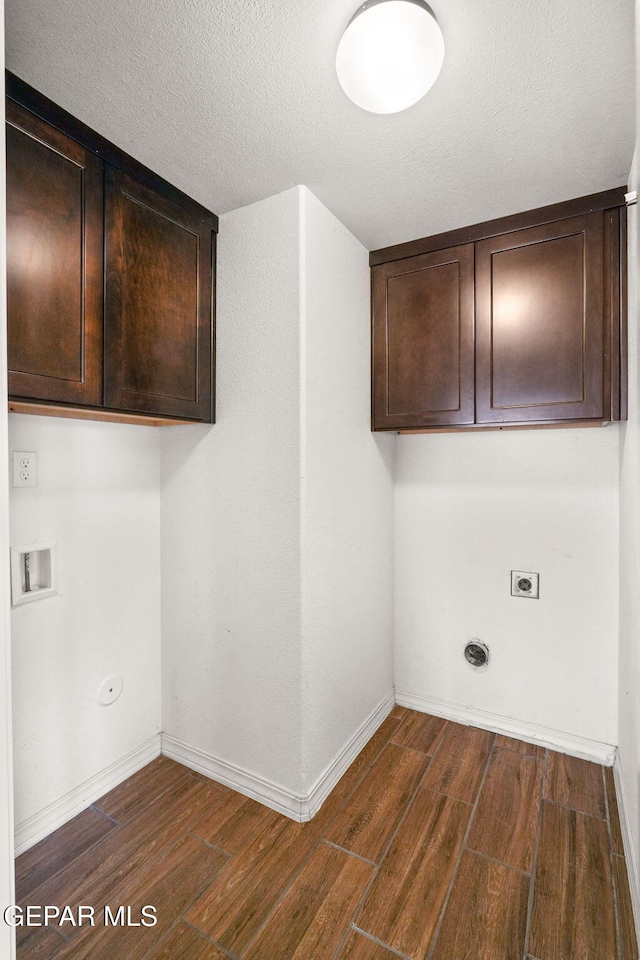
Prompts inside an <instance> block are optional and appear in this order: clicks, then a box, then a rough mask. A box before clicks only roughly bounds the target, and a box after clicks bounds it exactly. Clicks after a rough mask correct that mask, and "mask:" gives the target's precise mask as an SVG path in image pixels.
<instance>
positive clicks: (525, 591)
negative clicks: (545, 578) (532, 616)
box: [511, 570, 540, 600]
mask: <svg viewBox="0 0 640 960" xmlns="http://www.w3.org/2000/svg"><path fill="white" fill-rule="evenodd" d="M511 596H512V597H530V598H531V599H532V600H538V599H539V597H540V574H539V573H530V572H529V571H528V570H512V571H511Z"/></svg>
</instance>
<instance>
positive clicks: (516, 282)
mask: <svg viewBox="0 0 640 960" xmlns="http://www.w3.org/2000/svg"><path fill="white" fill-rule="evenodd" d="M603 311H604V300H603V215H602V212H598V213H594V214H589V215H587V216H584V217H576V218H573V219H571V220H564V221H559V222H555V223H552V224H547V225H545V226H541V227H532V228H530V229H528V230H520V231H517V232H515V233H511V234H507V235H506V236H502V237H495V238H492V239H490V240H483V241H481V242H480V243H478V244H477V245H476V325H477V326H476V335H477V350H476V384H477V397H476V419H477V422H478V423H495V422H500V421H503V422H505V421H509V422H514V421H529V420H570V419H579V418H585V419H588V418H593V419H597V418H600V417H603V416H604V395H603V393H604V391H603V385H604V364H603V336H604V314H603Z"/></svg>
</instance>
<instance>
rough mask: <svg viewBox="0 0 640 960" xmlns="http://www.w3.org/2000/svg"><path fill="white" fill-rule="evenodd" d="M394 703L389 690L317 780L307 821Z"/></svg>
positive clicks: (393, 695)
mask: <svg viewBox="0 0 640 960" xmlns="http://www.w3.org/2000/svg"><path fill="white" fill-rule="evenodd" d="M395 702H396V699H395V693H394V691H393V690H391V691H390V693H388V694H387V696H386V697H385V698H384V700H382V702H381V703H380V704H379V705H378V706H377V707H376V709H375V710H374V711H373V713H372V714H371V715H370V716H369V717H368V719H367V720H365V722H364V723H363V724H362V725H361V726H360V728H359V729H358V730H357V731H356V732H355V733H354V735H353V737H352V738H351V740H350V741H349V743H347V744H346V746H345V747H343V748H342V750H341V751H340V753H339V754H338V756H337V757H336V758H335V760H333V761H332V762H331V763H330V764H329V766H328V767H327V768H326V770H325V771H324V773H323V774H322V775H321V776H320V777H319V778H318V780H317V782H316V784H315V786H314V787H312V789H311V791H310V793H309V798H308V802H309V819H311V817H314V816H315V815H316V813H317V812H318V810H319V809H320V807H321V806H322V804H323V803H324V801H325V800H326V799H327V797H328V796H329V794H330V793H331V791H332V790H333V788H334V787H335V785H336V783H337V782H338V780H339V779H340V777H342V776H343V774H345V773H346V772H347V770H348V769H349V767H350V766H351V764H352V763H353V761H354V760H355V758H356V757H357V756H358V754H359V753H360V751H361V750H362V748H363V747H364V745H365V744H366V743H368V741H369V740H370V739H371V737H372V736H373V735H374V733H375V732H376V730H377V729H378V727H379V726H380V724H381V723H382V722H383V720H385V719H386V718H387V717H388V716H389V714H390V713H391V711H392V710H393V708H394V706H395Z"/></svg>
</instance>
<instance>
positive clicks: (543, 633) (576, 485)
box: [395, 426, 620, 744]
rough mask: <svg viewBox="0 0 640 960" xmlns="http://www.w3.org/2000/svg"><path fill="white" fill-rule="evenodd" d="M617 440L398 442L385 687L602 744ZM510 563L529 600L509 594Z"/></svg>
mask: <svg viewBox="0 0 640 960" xmlns="http://www.w3.org/2000/svg"><path fill="white" fill-rule="evenodd" d="M619 433H620V428H619V427H617V426H609V427H606V428H603V429H590V430H589V429H585V430H575V429H574V430H571V429H566V430H525V431H500V432H487V433H481V434H478V433H476V434H473V435H472V434H446V435H442V436H437V435H427V436H405V437H399V438H398V449H397V474H396V477H397V485H396V576H395V579H396V686H397V688H398V690H401V691H404V692H408V693H412V694H414V695H417V696H426V697H437V698H440V699H445V700H449V701H453V702H455V703H457V704H462V705H465V706H470V707H474V708H476V709H479V710H485V711H488V712H490V713H493V714H499V715H501V716H504V717H507V718H508V717H512V718H514V719H515V720H519V721H523V722H526V723H534V724H538V725H540V726H544V727H548V728H552V729H554V730H557V731H561V732H563V733H567V734H572V735H575V736H580V737H586V738H589V739H591V740H597V741H600V742H604V743H609V744H615V743H616V733H617V729H616V727H617V716H616V711H617V669H618V667H617V640H616V638H617V607H618V597H617V577H618V553H617V551H618V542H617V522H618V515H617V484H618V446H619ZM512 569H523V570H527V569H530V570H533V571H538V572H539V573H540V599H539V600H528V599H521V598H515V597H511V596H510V581H509V572H510V570H512ZM472 637H479V638H480V639H481V640H482V641H484V642H485V643H487V644H488V645H489V647H490V649H491V654H492V658H491V662H490V664H489V667H488V669H487V670H486V671H484V670H476V669H474V668H473V667H471V666H469V665H468V664H467V663H466V662H465V660H464V659H463V653H462V651H463V647H464V645H465V643H466V642H467V640H469V639H471V638H472Z"/></svg>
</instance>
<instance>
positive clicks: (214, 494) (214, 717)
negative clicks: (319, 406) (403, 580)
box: [162, 188, 301, 793]
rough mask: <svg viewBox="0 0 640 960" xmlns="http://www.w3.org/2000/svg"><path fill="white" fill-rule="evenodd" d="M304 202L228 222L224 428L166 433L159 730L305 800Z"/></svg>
mask: <svg viewBox="0 0 640 960" xmlns="http://www.w3.org/2000/svg"><path fill="white" fill-rule="evenodd" d="M299 198H300V191H299V190H298V189H297V188H295V189H293V190H289V191H287V192H286V193H283V194H280V195H279V196H276V197H272V198H270V199H269V200H264V201H262V202H261V203H257V204H253V205H252V206H249V207H244V208H243V209H241V210H236V211H235V212H233V213H230V214H227V215H225V216H224V217H222V219H221V223H220V238H219V247H218V252H219V260H218V293H217V297H218V310H217V313H218V317H217V356H218V377H217V380H218V382H217V418H218V423H217V424H216V425H215V426H214V427H201V426H194V427H173V428H170V429H167V430H164V431H163V470H162V479H163V485H162V517H163V528H162V543H163V560H162V572H163V668H164V669H163V677H164V682H163V703H164V720H163V729H164V731H165V732H166V733H168V734H169V735H170V736H172V737H175V738H177V739H179V740H182V741H183V742H186V743H188V744H189V745H191V746H193V747H196V748H198V749H200V750H202V751H204V752H206V753H208V754H210V755H213V756H214V757H217V758H219V759H222V760H224V761H226V762H228V763H232V764H234V765H236V766H239V767H241V768H242V769H244V770H246V771H247V772H249V773H251V774H253V775H255V776H258V777H262V778H263V779H266V780H268V781H270V782H271V783H275V784H277V785H279V786H281V787H284V788H285V789H287V790H289V791H292V792H294V793H296V792H299V791H300V789H301V747H300V743H301V733H300V699H301V651H300V642H299V638H300V519H299V518H300V478H299V460H300V386H299V357H300V347H299V338H300V328H299V312H300V290H299V256H300V251H299Z"/></svg>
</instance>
